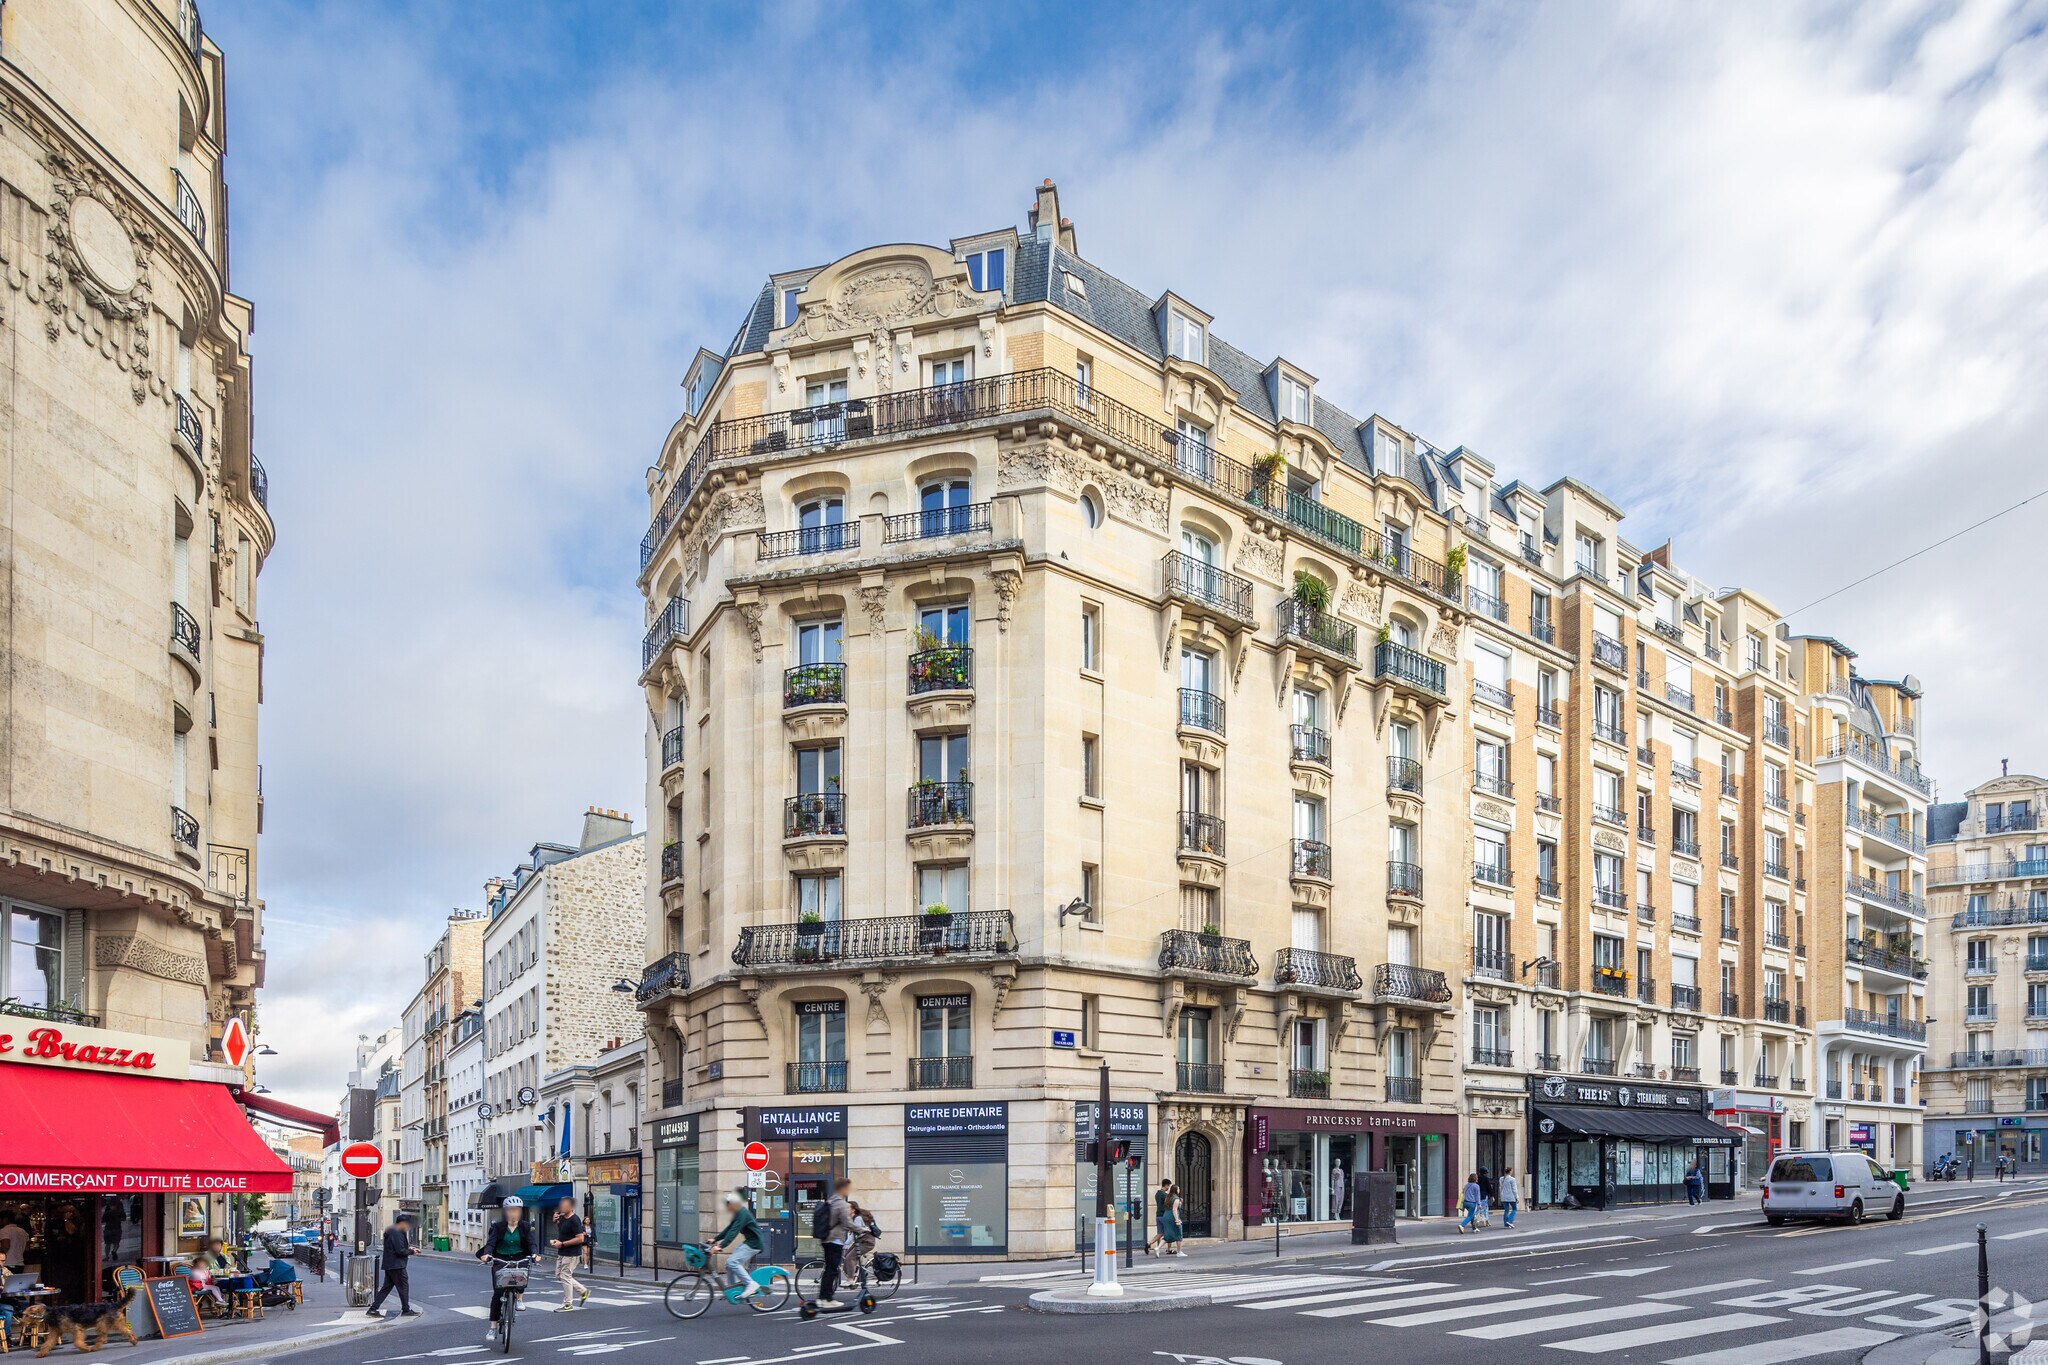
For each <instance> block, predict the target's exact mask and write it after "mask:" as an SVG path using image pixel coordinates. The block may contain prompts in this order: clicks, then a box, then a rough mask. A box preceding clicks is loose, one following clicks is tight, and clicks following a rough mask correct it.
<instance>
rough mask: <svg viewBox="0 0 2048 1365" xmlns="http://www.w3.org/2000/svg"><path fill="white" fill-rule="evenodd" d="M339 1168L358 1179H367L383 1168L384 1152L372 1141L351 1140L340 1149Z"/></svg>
mask: <svg viewBox="0 0 2048 1365" xmlns="http://www.w3.org/2000/svg"><path fill="white" fill-rule="evenodd" d="M341 1169H343V1170H344V1171H347V1172H348V1173H349V1174H350V1175H352V1176H354V1177H355V1178H356V1179H358V1180H368V1179H369V1178H370V1177H371V1176H373V1175H375V1174H377V1172H378V1171H381V1170H383V1169H384V1154H383V1153H382V1152H380V1151H378V1150H377V1144H376V1143H374V1142H351V1143H350V1144H349V1145H348V1146H346V1147H344V1148H343V1149H342V1152H341Z"/></svg>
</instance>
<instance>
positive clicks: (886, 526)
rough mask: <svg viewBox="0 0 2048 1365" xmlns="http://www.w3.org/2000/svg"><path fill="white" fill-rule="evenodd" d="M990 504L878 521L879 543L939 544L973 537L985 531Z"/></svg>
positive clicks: (972, 504)
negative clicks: (949, 540) (952, 537)
mask: <svg viewBox="0 0 2048 1365" xmlns="http://www.w3.org/2000/svg"><path fill="white" fill-rule="evenodd" d="M993 506H994V504H993V503H986V502H976V503H969V504H968V505H967V506H965V507H930V508H926V509H925V510H923V511H921V512H903V513H900V514H898V515H896V516H893V517H884V518H882V543H883V544H884V545H902V544H904V543H906V542H908V541H913V540H939V539H942V538H944V537H946V536H965V535H973V534H974V533H976V532H978V531H980V532H985V531H987V530H988V529H989V525H990V521H989V509H990V508H991V507H993Z"/></svg>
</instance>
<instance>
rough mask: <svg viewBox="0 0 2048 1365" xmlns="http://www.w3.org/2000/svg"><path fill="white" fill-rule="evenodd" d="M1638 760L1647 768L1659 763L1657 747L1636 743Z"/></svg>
mask: <svg viewBox="0 0 2048 1365" xmlns="http://www.w3.org/2000/svg"><path fill="white" fill-rule="evenodd" d="M1636 761H1637V762H1639V763H1641V764H1642V765H1643V766H1644V767H1646V768H1649V767H1655V766H1656V763H1657V751H1656V750H1655V749H1652V748H1651V747H1650V746H1649V745H1647V744H1638V745H1636Z"/></svg>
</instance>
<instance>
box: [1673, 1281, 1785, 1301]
mask: <svg viewBox="0 0 2048 1365" xmlns="http://www.w3.org/2000/svg"><path fill="white" fill-rule="evenodd" d="M1769 1283H1770V1281H1769V1280H1723V1281H1721V1282H1720V1283H1719V1284H1696V1285H1693V1286H1692V1287H1690V1288H1688V1289H1665V1290H1660V1291H1658V1292H1657V1293H1655V1294H1645V1295H1643V1297H1644V1298H1646V1299H1689V1298H1691V1297H1692V1296H1693V1295H1695V1294H1718V1293H1720V1292H1721V1291H1722V1290H1723V1289H1747V1288H1749V1287H1750V1286H1751V1285H1753V1284H1769Z"/></svg>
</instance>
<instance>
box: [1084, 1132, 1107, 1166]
mask: <svg viewBox="0 0 2048 1365" xmlns="http://www.w3.org/2000/svg"><path fill="white" fill-rule="evenodd" d="M1082 1164H1083V1165H1087V1166H1099V1165H1101V1164H1102V1149H1101V1148H1100V1147H1098V1146H1096V1145H1095V1139H1094V1138H1089V1139H1088V1159H1087V1160H1086V1161H1085V1162H1083V1163H1082Z"/></svg>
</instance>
